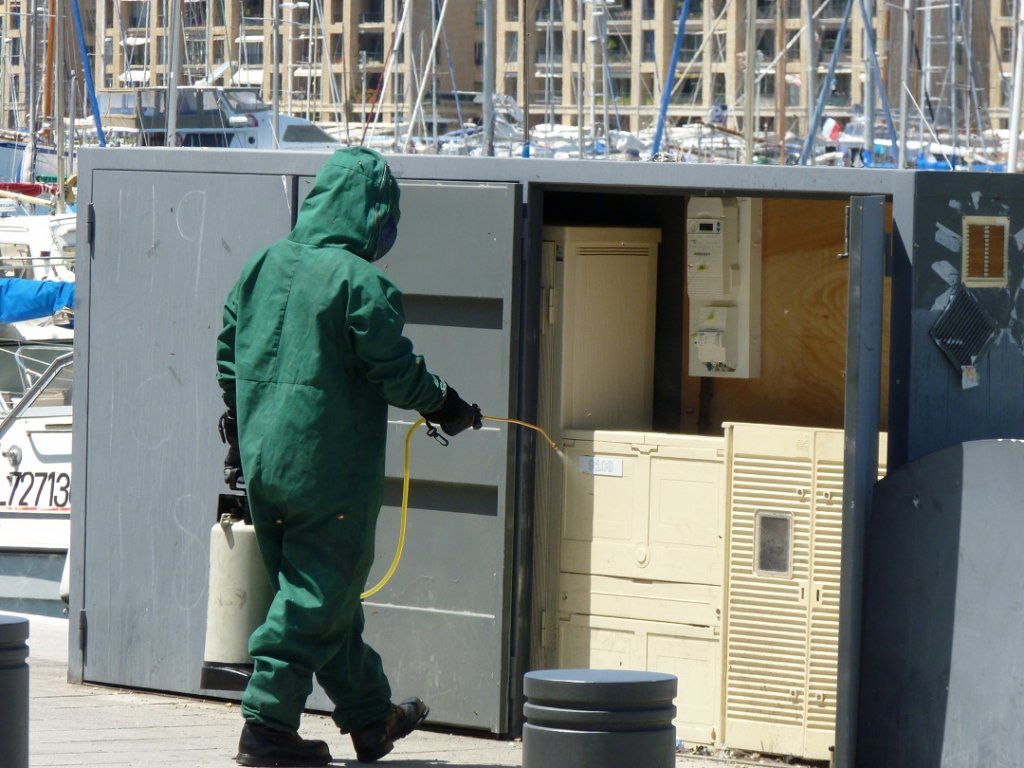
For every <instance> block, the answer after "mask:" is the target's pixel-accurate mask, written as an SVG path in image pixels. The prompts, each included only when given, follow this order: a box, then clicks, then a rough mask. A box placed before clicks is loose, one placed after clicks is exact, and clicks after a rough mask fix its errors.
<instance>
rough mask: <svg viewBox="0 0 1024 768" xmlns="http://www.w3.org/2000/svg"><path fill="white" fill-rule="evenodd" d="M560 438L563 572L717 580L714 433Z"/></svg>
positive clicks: (720, 511) (718, 480) (718, 484)
mask: <svg viewBox="0 0 1024 768" xmlns="http://www.w3.org/2000/svg"><path fill="white" fill-rule="evenodd" d="M588 438H589V439H588ZM563 444H564V449H565V455H566V462H567V464H568V468H567V471H566V472H565V495H564V500H563V512H562V558H561V563H562V571H567V572H572V573H592V574H603V575H606V576H620V577H625V578H637V579H652V580H655V581H665V582H683V583H693V584H719V585H720V584H721V583H722V575H723V552H724V549H723V544H722V542H723V538H724V535H725V515H724V509H725V442H724V440H723V439H722V438H721V437H698V436H692V435H663V434H652V433H646V434H645V433H638V432H604V431H600V432H592V433H588V432H580V431H567V432H564V433H563Z"/></svg>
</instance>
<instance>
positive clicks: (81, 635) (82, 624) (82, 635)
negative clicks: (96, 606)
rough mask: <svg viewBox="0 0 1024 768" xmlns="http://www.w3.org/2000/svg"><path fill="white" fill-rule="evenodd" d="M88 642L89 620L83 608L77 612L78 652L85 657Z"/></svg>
mask: <svg viewBox="0 0 1024 768" xmlns="http://www.w3.org/2000/svg"><path fill="white" fill-rule="evenodd" d="M88 642H89V619H88V617H87V616H86V614H85V609H84V608H83V609H82V610H80V611H79V612H78V650H80V651H81V652H82V655H83V656H84V655H85V647H86V645H88Z"/></svg>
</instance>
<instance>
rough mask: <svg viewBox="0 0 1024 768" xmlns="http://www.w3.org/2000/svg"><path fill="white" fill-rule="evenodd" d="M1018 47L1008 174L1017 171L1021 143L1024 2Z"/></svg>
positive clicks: (1020, 6)
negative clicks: (1018, 149) (1018, 150)
mask: <svg viewBox="0 0 1024 768" xmlns="http://www.w3.org/2000/svg"><path fill="white" fill-rule="evenodd" d="M1017 12H1018V15H1017V47H1016V50H1015V51H1014V54H1013V98H1012V99H1011V105H1010V151H1009V153H1008V154H1007V156H1006V172H1007V173H1014V172H1015V171H1016V170H1017V147H1018V144H1019V142H1020V110H1021V92H1022V89H1024V0H1019V2H1018V3H1017Z"/></svg>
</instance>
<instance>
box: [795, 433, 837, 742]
mask: <svg viewBox="0 0 1024 768" xmlns="http://www.w3.org/2000/svg"><path fill="white" fill-rule="evenodd" d="M815 437H816V439H815V456H814V470H815V471H814V514H813V516H812V529H813V536H812V541H813V545H812V548H811V561H812V565H811V606H810V618H809V622H810V627H809V634H810V639H809V646H810V653H809V655H808V658H807V714H806V718H807V729H808V734H807V737H806V738H805V745H804V751H803V756H804V757H814V758H822V759H824V758H827V757H828V756H829V753H828V748H829V747H830V746H832V744H833V743H834V741H835V726H836V676H837V672H838V666H839V572H840V566H841V561H842V551H843V435H842V433H841V432H838V433H836V432H828V433H819V434H817V435H816V436H815Z"/></svg>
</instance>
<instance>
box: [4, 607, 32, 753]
mask: <svg viewBox="0 0 1024 768" xmlns="http://www.w3.org/2000/svg"><path fill="white" fill-rule="evenodd" d="M26 640H28V619H23V618H21V617H20V616H0V702H3V706H2V707H0V765H2V766H4V768H28V645H26V643H25V641H26Z"/></svg>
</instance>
